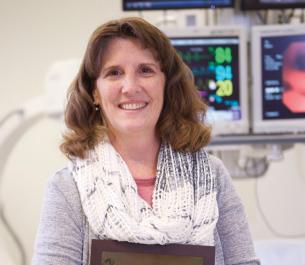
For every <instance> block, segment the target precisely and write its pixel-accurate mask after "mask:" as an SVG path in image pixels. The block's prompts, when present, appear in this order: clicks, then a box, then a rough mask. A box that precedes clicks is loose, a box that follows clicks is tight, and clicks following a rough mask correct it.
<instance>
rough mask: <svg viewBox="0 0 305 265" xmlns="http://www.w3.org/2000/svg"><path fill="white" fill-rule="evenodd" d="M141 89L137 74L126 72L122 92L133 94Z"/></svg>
mask: <svg viewBox="0 0 305 265" xmlns="http://www.w3.org/2000/svg"><path fill="white" fill-rule="evenodd" d="M139 91H140V84H139V80H138V78H137V76H136V75H135V74H126V75H125V77H124V80H123V85H122V93H125V94H133V93H138V92H139Z"/></svg>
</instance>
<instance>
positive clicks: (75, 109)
mask: <svg viewBox="0 0 305 265" xmlns="http://www.w3.org/2000/svg"><path fill="white" fill-rule="evenodd" d="M113 38H131V39H136V40H138V41H139V42H140V43H141V45H142V46H143V47H144V48H148V49H150V50H151V51H152V52H153V54H154V55H155V57H156V59H157V60H158V61H159V63H160V65H161V70H162V72H163V73H164V74H165V77H166V83H165V90H164V105H163V109H162V111H161V114H160V117H159V120H158V122H157V125H156V130H157V135H158V136H159V137H160V139H162V140H163V141H166V142H168V143H170V144H171V146H172V148H173V149H174V150H179V151H190V152H194V151H197V150H198V149H200V148H201V147H203V146H205V145H207V144H208V142H209V140H210V134H211V129H210V127H209V126H207V125H206V124H205V123H203V122H202V121H200V118H199V114H201V116H202V117H204V115H205V113H206V109H207V106H206V104H205V103H204V102H203V101H202V100H201V98H200V96H199V95H198V92H197V89H196V87H195V84H194V80H193V78H192V74H191V71H190V69H189V68H188V67H187V66H186V65H185V64H184V62H183V61H182V59H181V58H180V56H179V55H178V54H177V52H176V50H175V48H174V47H173V46H172V45H171V44H170V40H169V39H168V38H167V36H166V35H165V34H164V33H162V32H161V31H160V30H159V29H158V28H156V27H155V26H153V25H151V24H149V23H148V22H146V21H145V20H144V19H141V18H138V17H129V18H122V19H118V20H112V21H109V22H107V23H105V24H103V25H101V26H100V27H98V28H97V29H96V30H95V31H94V32H93V34H92V36H91V38H90V40H89V43H88V46H87V49H86V52H85V55H84V58H83V61H82V64H81V67H80V70H79V72H78V74H77V76H76V77H75V79H74V81H73V82H72V84H71V86H70V88H69V91H68V97H67V105H66V110H65V123H66V126H67V128H68V130H67V132H66V133H65V134H64V135H63V143H62V144H61V146H60V149H61V151H62V152H63V153H64V154H66V155H67V157H68V158H72V157H80V158H84V157H86V155H87V152H88V151H89V150H90V149H93V148H94V147H95V145H97V144H98V143H99V142H100V141H101V140H102V139H103V137H104V136H105V134H107V126H106V123H105V119H104V118H103V114H102V113H101V112H100V111H96V107H95V105H94V98H93V91H94V90H95V89H96V80H97V78H98V77H99V74H100V71H101V61H102V57H103V52H104V50H105V48H106V47H107V44H108V42H109V40H111V39H113Z"/></svg>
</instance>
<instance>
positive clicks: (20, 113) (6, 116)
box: [0, 109, 23, 127]
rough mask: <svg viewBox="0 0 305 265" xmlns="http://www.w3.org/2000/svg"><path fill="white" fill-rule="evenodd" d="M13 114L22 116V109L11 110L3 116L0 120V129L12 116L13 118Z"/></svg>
mask: <svg viewBox="0 0 305 265" xmlns="http://www.w3.org/2000/svg"><path fill="white" fill-rule="evenodd" d="M15 114H18V115H22V114H23V110H22V109H17V110H13V111H11V112H9V113H8V114H7V115H5V116H4V117H3V118H2V119H1V120H0V127H1V126H2V125H3V124H4V123H5V122H6V121H7V120H8V119H10V118H11V117H12V116H14V115H15Z"/></svg>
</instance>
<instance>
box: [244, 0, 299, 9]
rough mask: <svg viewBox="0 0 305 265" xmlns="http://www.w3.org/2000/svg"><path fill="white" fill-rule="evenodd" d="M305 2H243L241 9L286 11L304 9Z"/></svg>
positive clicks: (278, 0) (259, 0)
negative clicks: (287, 9) (285, 9)
mask: <svg viewBox="0 0 305 265" xmlns="http://www.w3.org/2000/svg"><path fill="white" fill-rule="evenodd" d="M304 7H305V0H241V9H243V10H258V9H284V8H304Z"/></svg>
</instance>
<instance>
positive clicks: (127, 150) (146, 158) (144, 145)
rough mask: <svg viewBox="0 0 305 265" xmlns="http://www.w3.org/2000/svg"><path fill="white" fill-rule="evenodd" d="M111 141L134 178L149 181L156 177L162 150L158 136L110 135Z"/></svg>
mask: <svg viewBox="0 0 305 265" xmlns="http://www.w3.org/2000/svg"><path fill="white" fill-rule="evenodd" d="M109 139H110V141H111V143H112V145H113V146H114V148H115V149H116V151H117V152H118V153H119V154H120V155H121V157H122V158H123V160H124V161H125V163H126V164H127V166H128V168H129V170H130V172H131V174H132V175H133V177H134V178H136V179H147V178H151V177H153V176H156V171H157V161H158V153H159V148H160V139H159V138H158V137H157V136H156V134H153V135H149V136H148V135H147V136H144V137H143V136H141V137H139V136H135V137H132V136H128V137H127V136H124V137H122V136H120V135H115V136H114V135H112V136H111V135H110V136H109Z"/></svg>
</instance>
